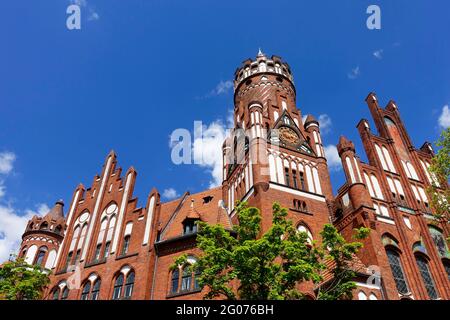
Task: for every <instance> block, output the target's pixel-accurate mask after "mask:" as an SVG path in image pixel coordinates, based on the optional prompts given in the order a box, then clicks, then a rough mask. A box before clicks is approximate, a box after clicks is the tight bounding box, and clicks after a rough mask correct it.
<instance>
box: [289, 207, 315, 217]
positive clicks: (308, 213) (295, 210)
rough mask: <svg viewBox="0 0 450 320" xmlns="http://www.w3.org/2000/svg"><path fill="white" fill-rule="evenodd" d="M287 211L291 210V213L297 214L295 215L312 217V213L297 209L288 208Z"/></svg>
mask: <svg viewBox="0 0 450 320" xmlns="http://www.w3.org/2000/svg"><path fill="white" fill-rule="evenodd" d="M289 210H292V211H294V212H297V213H303V214H307V215H309V216H312V215H313V213H312V212H309V211H304V210H298V209H294V208H289Z"/></svg>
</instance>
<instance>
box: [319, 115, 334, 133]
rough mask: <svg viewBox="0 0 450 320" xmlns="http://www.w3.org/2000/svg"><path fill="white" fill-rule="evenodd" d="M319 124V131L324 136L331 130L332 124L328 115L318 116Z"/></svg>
mask: <svg viewBox="0 0 450 320" xmlns="http://www.w3.org/2000/svg"><path fill="white" fill-rule="evenodd" d="M318 121H319V124H320V131H321V132H322V133H323V134H326V133H328V132H330V130H331V126H332V125H333V122H332V121H331V118H330V116H329V115H327V114H321V115H320V116H319V120H318Z"/></svg>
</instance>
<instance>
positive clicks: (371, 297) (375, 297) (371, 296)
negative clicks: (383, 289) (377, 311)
mask: <svg viewBox="0 0 450 320" xmlns="http://www.w3.org/2000/svg"><path fill="white" fill-rule="evenodd" d="M369 300H378V298H377V296H376V295H375V294H373V293H370V295H369Z"/></svg>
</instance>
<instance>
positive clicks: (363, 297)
mask: <svg viewBox="0 0 450 320" xmlns="http://www.w3.org/2000/svg"><path fill="white" fill-rule="evenodd" d="M358 300H367V295H366V294H365V293H364V292H362V291H360V292H358Z"/></svg>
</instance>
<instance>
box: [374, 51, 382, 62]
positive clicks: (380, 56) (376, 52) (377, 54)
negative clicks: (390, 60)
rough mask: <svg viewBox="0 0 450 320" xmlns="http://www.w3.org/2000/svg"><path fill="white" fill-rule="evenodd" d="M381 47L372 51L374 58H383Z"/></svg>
mask: <svg viewBox="0 0 450 320" xmlns="http://www.w3.org/2000/svg"><path fill="white" fill-rule="evenodd" d="M383 51H384V50H383V49H379V50H376V51H375V52H374V53H373V56H374V57H375V58H377V59H378V60H381V59H383Z"/></svg>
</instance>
